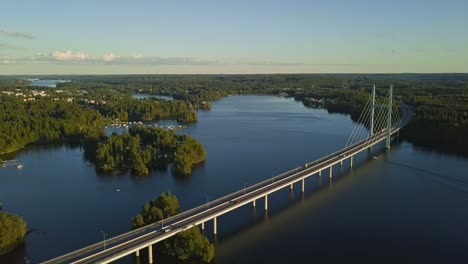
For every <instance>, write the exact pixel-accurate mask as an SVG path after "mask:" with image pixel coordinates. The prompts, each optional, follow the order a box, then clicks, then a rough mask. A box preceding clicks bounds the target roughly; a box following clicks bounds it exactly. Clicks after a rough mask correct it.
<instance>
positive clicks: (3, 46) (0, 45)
mask: <svg viewBox="0 0 468 264" xmlns="http://www.w3.org/2000/svg"><path fill="white" fill-rule="evenodd" d="M11 47H12V46H11V45H10V44H8V43H0V49H9V48H11Z"/></svg>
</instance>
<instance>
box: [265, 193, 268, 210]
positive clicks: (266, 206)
mask: <svg viewBox="0 0 468 264" xmlns="http://www.w3.org/2000/svg"><path fill="white" fill-rule="evenodd" d="M266 210H268V194H267V195H265V211H266Z"/></svg>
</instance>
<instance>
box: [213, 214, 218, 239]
mask: <svg viewBox="0 0 468 264" xmlns="http://www.w3.org/2000/svg"><path fill="white" fill-rule="evenodd" d="M216 223H217V221H216V217H215V218H213V234H214V235H216V233H217V227H216Z"/></svg>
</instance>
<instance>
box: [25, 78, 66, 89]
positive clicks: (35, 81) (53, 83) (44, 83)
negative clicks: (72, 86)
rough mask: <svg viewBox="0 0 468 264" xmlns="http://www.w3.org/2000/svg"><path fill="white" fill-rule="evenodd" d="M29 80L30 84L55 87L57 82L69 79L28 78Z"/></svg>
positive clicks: (64, 81)
mask: <svg viewBox="0 0 468 264" xmlns="http://www.w3.org/2000/svg"><path fill="white" fill-rule="evenodd" d="M28 81H30V82H31V84H30V86H45V87H52V88H54V87H57V84H59V83H66V82H70V80H42V79H28Z"/></svg>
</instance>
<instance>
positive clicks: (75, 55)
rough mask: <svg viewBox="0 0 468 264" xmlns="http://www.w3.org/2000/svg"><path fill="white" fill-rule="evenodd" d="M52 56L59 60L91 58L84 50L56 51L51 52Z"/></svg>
mask: <svg viewBox="0 0 468 264" xmlns="http://www.w3.org/2000/svg"><path fill="white" fill-rule="evenodd" d="M51 56H52V58H54V59H55V60H59V61H84V60H87V59H89V56H88V54H86V53H84V52H72V51H71V50H67V51H63V52H62V51H55V52H53V53H52V54H51Z"/></svg>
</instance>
